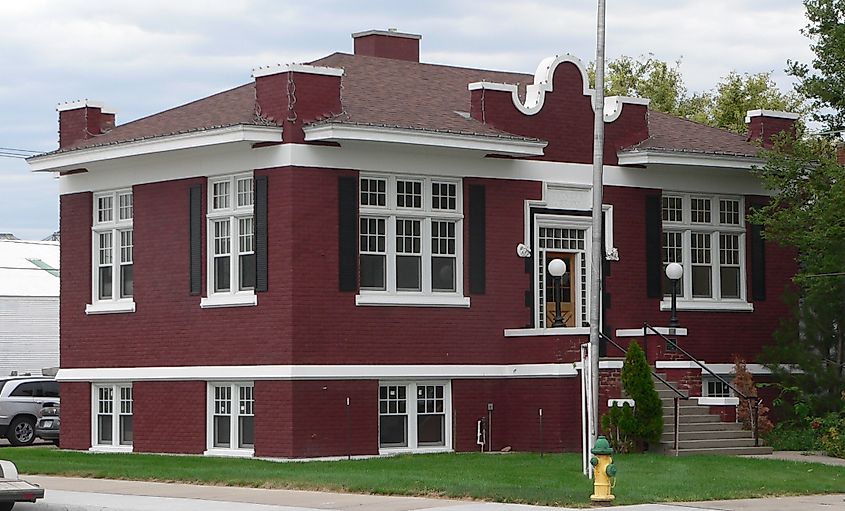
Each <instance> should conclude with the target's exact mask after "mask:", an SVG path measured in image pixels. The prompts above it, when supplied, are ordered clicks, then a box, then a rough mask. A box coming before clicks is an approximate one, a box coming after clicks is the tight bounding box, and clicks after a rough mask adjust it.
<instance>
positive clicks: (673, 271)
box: [666, 263, 684, 328]
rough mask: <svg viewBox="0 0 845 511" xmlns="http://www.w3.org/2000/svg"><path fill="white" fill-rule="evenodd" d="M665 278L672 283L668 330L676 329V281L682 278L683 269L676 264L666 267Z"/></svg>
mask: <svg viewBox="0 0 845 511" xmlns="http://www.w3.org/2000/svg"><path fill="white" fill-rule="evenodd" d="M666 276H667V277H669V280H671V281H672V317H671V318H669V328H678V304H677V297H678V281H680V280H681V277H683V276H684V267H683V266H681V265H680V264H678V263H669V264H667V265H666Z"/></svg>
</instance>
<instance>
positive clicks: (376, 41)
mask: <svg viewBox="0 0 845 511" xmlns="http://www.w3.org/2000/svg"><path fill="white" fill-rule="evenodd" d="M420 39H422V36H421V35H417V34H404V33H402V32H397V31H396V29H395V28H390V29H388V30H367V31H366V32H356V33H354V34H352V40H353V41H354V42H355V55H366V56H368V57H382V58H385V59H397V60H409V61H411V62H419V61H420Z"/></svg>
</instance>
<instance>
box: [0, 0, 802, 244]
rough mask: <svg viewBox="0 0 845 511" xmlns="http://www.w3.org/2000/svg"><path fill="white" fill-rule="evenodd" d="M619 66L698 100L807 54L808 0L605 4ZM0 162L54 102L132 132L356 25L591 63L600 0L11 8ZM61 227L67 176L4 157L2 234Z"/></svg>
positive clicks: (47, 134) (344, 43) (437, 48)
mask: <svg viewBox="0 0 845 511" xmlns="http://www.w3.org/2000/svg"><path fill="white" fill-rule="evenodd" d="M607 3H608V9H607V57H608V59H612V58H614V57H618V56H620V55H629V56H638V55H642V54H648V53H653V54H654V55H655V56H656V57H657V58H659V59H662V60H667V61H675V60H677V59H679V58H681V59H682V65H681V71H682V72H683V75H684V77H685V79H686V83H687V86H688V88H689V90H690V91H703V90H708V89H711V88H712V87H713V86H714V85H715V83H716V82H717V81H718V80H719V78H720V77H722V76H724V75H726V74H727V73H729V72H730V71H732V70H736V71H739V72H741V73H744V72H759V71H773V72H774V76H775V79H776V81H777V82H778V85H779V86H780V87H781V88H783V89H784V90H787V89H789V87H790V86H791V83H790V82H789V80H788V79H787V77H786V76H785V75H784V73H783V69H784V67H785V63H786V60H787V59H798V60H802V61H809V60H810V58H811V57H812V54H811V53H810V50H809V42H808V40H807V39H805V38H804V37H803V36H802V35H801V34H800V33H799V30H800V28H802V27H803V26H804V25H805V24H806V20H805V18H804V9H803V6H802V3H801V2H800V0H766V1H765V2H759V1H750V0H708V1H707V2H704V1H701V0H624V1H621V0H609V1H608V2H607ZM0 20H2V29H0V62H2V64H3V69H2V71H3V77H2V79H0V111H2V117H0V154H6V153H8V152H9V151H8V149H10V148H11V149H23V150H29V151H50V150H53V149H56V147H57V139H58V137H57V133H56V132H57V126H58V125H57V113H56V111H55V107H56V104H57V103H59V102H63V101H70V100H76V99H82V98H88V99H95V100H99V101H102V102H104V103H105V104H106V105H107V106H109V107H111V108H113V109H115V110H116V111H117V122H118V123H123V122H127V121H130V120H133V119H137V118H139V117H143V116H145V115H149V114H151V113H155V112H157V111H160V110H163V109H165V108H170V107H173V106H176V105H179V104H182V103H185V102H188V101H191V100H194V99H197V98H200V97H203V96H207V95H209V94H212V93H215V92H219V91H221V90H225V89H228V88H231V87H234V86H236V85H241V84H243V83H246V82H248V81H249V80H250V72H251V70H252V69H253V68H255V67H258V66H264V65H268V64H276V63H288V62H306V61H309V60H313V59H315V58H318V57H321V56H323V55H326V54H329V53H331V52H334V51H344V52H351V51H352V39H351V37H350V34H351V33H352V32H357V31H362V30H368V29H387V28H389V27H395V28H398V29H399V30H400V31H403V32H412V33H417V34H422V36H423V39H422V42H421V59H422V60H423V61H424V62H432V63H442V64H453V65H459V66H472V67H483V68H490V69H501V70H509V71H520V72H528V73H533V72H534V69H535V68H536V66H537V64H538V63H539V61H540V60H541V59H542V58H544V57H546V56H550V55H555V54H561V53H571V54H573V55H576V56H578V57H580V58H581V59H582V60H584V61H589V60H593V59H594V57H595V27H596V2H595V1H594V0H562V1H557V2H553V1H530V0H522V1H514V0H485V1H484V2H475V1H462V0H430V1H418V2H402V1H396V0H392V1H381V0H372V1H371V0H359V1H357V2H349V1H329V0H311V1H309V2H288V1H285V0H226V1H217V2H212V1H207V0H167V1H163V0H145V1H143V2H125V1H113V0H112V1H107V0H62V1H59V0H27V1H26V2H23V1H5V2H0ZM57 229H58V183H57V181H56V180H55V179H54V178H53V177H52V176H50V175H45V174H31V173H30V172H29V170H28V167H27V165H26V163H25V162H24V161H23V160H21V159H17V158H8V157H0V233H2V232H11V233H14V234H15V235H17V236H18V237H19V238H23V239H40V238H43V237H45V236H48V235H49V234H50V233H52V232H53V231H55V230H57Z"/></svg>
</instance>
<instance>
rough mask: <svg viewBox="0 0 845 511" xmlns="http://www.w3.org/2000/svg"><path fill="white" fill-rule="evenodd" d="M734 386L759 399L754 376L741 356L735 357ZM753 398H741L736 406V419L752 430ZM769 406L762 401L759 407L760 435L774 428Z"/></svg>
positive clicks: (758, 428)
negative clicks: (769, 415) (770, 418)
mask: <svg viewBox="0 0 845 511" xmlns="http://www.w3.org/2000/svg"><path fill="white" fill-rule="evenodd" d="M733 386H734V387H736V388H737V390H739V391H740V392H742V393H743V394H745V395H746V396H749V397H753V398H754V401H756V400H757V386H756V385H755V384H754V377H753V376H751V372H750V371H749V370H748V368H747V367H746V366H745V360H743V359H742V358H741V357H738V356H735V357H734V381H733ZM753 406H754V405H753V404H752V400H750V399H742V398H740V400H739V406H737V407H736V420H737V422H741V423H742V429H746V430H749V431H752V430H753V429H754V423H753V421H754V408H753ZM768 414H769V407H768V406H765V405H763V404H762V403H761V404H760V405H759V406H758V408H757V431H758V432H759V433H760V435H761V436H762V435H766V434H767V433H768V432H769V431H771V430H772V427H773V425H772V421H770V420H769V417H768Z"/></svg>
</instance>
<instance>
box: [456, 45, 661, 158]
mask: <svg viewBox="0 0 845 511" xmlns="http://www.w3.org/2000/svg"><path fill="white" fill-rule="evenodd" d="M553 84H554V91H553V92H551V93H546V95H545V100H544V103H543V108H542V109H541V110H540V111H539V112H538V113H536V114H534V115H525V114H523V113H522V112H520V111H519V110H517V108H516V107H515V106H514V104H513V99H512V98H513V96H512V94H511V93H510V92H504V91H494V90H474V91H472V93H471V115H472V117H473V118H475V119H478V120H480V121H482V122H485V123H487V124H490V125H491V126H493V127H495V128H498V129H500V130H503V131H507V132H509V133H515V134H519V135H522V136H526V137H535V138H539V139H541V140H546V141H548V142H549V145H548V146H547V147H546V148H545V150H544V156H542V157H541V159H544V160H552V161H566V162H575V163H592V161H593V120H594V117H595V116H594V113H593V107H592V98H591V97H590V96H585V95H584V81H583V78H582V75H581V72H580V70H579V69H578V67H577V66H576V65H575V64H573V63H571V62H564V63H561V64H559V65H558V67H557V70H556V71H555V74H554V77H553ZM647 114H648V112H647V107H646V106H644V105H625V106H624V108H623V109H622V113H621V115H620V116H619V117H618V118H617V119H616V120H615V121H613V122H610V123H606V124H605V147H604V163H605V164H606V165H615V164H616V163H617V161H618V159H617V156H616V152H617V150H619V149H621V148H624V147H630V146H632V145H634V144H636V143H638V142H641V141H642V140H645V139H646V138H648V122H647V118H646V116H647Z"/></svg>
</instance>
